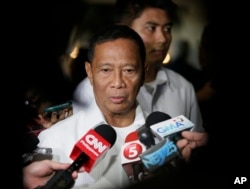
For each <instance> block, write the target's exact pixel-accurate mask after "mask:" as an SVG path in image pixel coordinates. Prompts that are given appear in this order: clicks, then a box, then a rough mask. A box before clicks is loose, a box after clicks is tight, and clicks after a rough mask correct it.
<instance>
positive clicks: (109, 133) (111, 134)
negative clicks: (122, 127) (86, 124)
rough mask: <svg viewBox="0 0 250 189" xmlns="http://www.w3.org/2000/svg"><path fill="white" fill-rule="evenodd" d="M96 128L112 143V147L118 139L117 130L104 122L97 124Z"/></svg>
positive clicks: (96, 130)
mask: <svg viewBox="0 0 250 189" xmlns="http://www.w3.org/2000/svg"><path fill="white" fill-rule="evenodd" d="M94 130H95V132H97V133H98V134H100V135H101V136H102V137H103V138H104V139H105V140H107V141H108V142H109V143H110V145H111V146H110V148H111V147H112V146H113V145H114V143H115V141H116V132H115V130H114V128H113V127H111V126H110V125H106V124H102V125H99V126H97V127H96V128H95V129H94Z"/></svg>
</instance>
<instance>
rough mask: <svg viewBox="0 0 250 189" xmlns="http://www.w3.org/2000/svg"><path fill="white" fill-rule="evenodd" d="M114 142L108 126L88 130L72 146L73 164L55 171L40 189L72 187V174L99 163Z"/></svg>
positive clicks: (112, 131) (112, 133)
mask: <svg viewBox="0 0 250 189" xmlns="http://www.w3.org/2000/svg"><path fill="white" fill-rule="evenodd" d="M115 141H116V132H115V130H114V129H113V128H112V127H111V126H109V125H105V124H103V125H99V126H97V127H96V128H95V129H91V130H89V131H88V132H87V133H86V134H85V135H84V136H83V137H82V138H81V139H80V140H79V141H78V142H77V143H76V144H75V146H74V148H73V150H72V152H71V154H70V158H71V159H73V160H74V161H73V163H72V164H71V165H70V167H69V168H68V169H66V170H61V171H57V172H56V173H55V175H54V176H53V177H52V178H51V179H50V180H49V181H48V182H47V183H46V185H45V186H42V187H38V188H42V189H70V188H72V186H73V185H74V179H73V177H72V173H73V172H74V171H78V170H79V169H80V168H81V167H82V166H83V167H84V169H85V171H87V172H90V170H91V169H92V168H93V167H94V166H95V165H96V164H97V163H98V162H99V161H100V159H101V158H102V157H103V156H104V155H105V154H106V152H107V151H108V149H110V148H111V147H112V146H113V144H114V143H115Z"/></svg>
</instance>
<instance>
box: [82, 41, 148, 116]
mask: <svg viewBox="0 0 250 189" xmlns="http://www.w3.org/2000/svg"><path fill="white" fill-rule="evenodd" d="M85 67H86V71H87V74H88V77H89V79H90V82H91V84H92V85H93V89H94V94H95V98H96V102H97V104H98V105H99V107H100V109H101V110H102V112H103V113H104V114H105V113H107V114H123V113H127V112H129V111H130V110H131V108H134V106H135V100H136V96H137V93H138V91H139V88H140V86H141V84H142V71H143V68H142V64H141V59H140V55H139V50H138V47H137V46H136V44H135V42H133V41H131V40H129V39H117V40H114V41H109V42H104V43H102V44H99V45H97V46H96V47H95V55H94V58H93V61H92V63H91V64H89V63H85Z"/></svg>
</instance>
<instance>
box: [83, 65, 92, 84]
mask: <svg viewBox="0 0 250 189" xmlns="http://www.w3.org/2000/svg"><path fill="white" fill-rule="evenodd" d="M85 70H86V73H87V76H88V78H89V81H90V83H91V85H93V76H92V69H91V63H90V62H88V61H85Z"/></svg>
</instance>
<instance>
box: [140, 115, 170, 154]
mask: <svg viewBox="0 0 250 189" xmlns="http://www.w3.org/2000/svg"><path fill="white" fill-rule="evenodd" d="M170 118H171V117H170V116H169V115H167V114H165V113H163V112H159V111H155V112H152V113H151V114H149V115H148V117H147V118H146V122H145V125H144V126H142V127H140V128H139V129H138V138H139V140H140V142H141V143H143V144H144V145H145V146H146V147H147V149H148V148H150V147H151V146H154V145H155V139H154V134H153V133H152V132H151V130H150V126H151V125H155V124H157V123H160V122H163V121H165V120H168V119H170Z"/></svg>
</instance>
